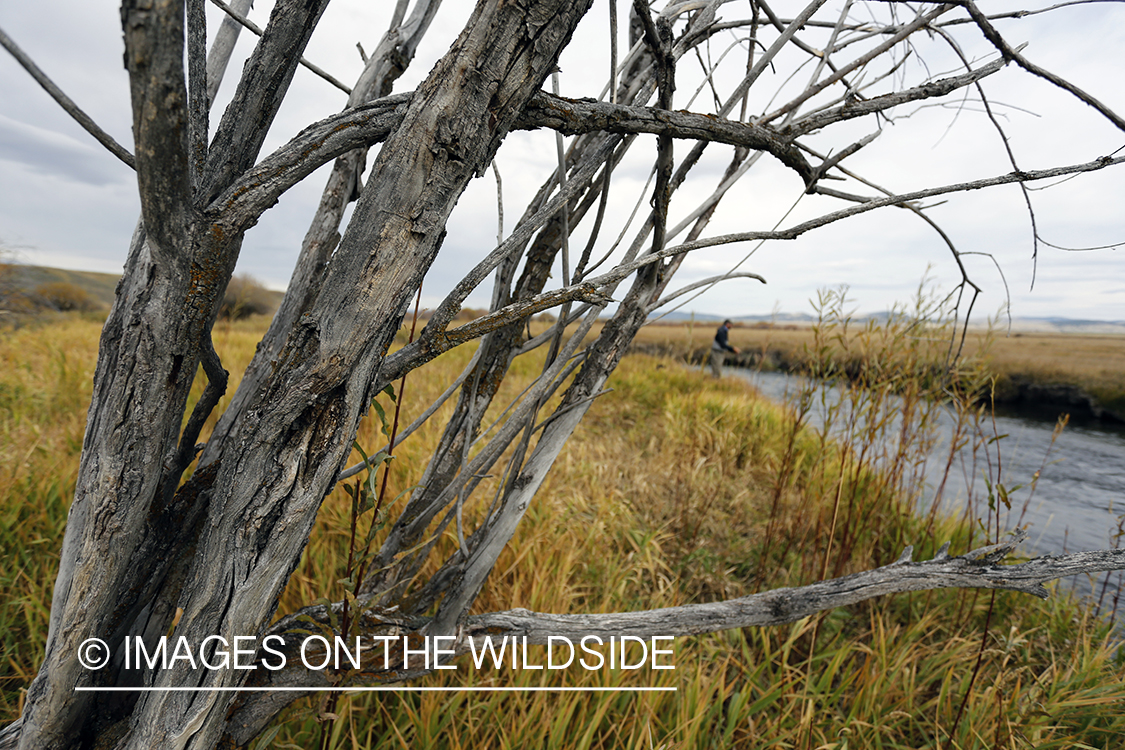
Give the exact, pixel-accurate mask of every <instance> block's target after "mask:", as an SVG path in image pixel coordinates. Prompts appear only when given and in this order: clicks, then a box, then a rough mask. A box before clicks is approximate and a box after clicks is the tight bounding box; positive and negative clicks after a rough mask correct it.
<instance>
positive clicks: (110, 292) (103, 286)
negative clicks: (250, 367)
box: [0, 263, 284, 310]
mask: <svg viewBox="0 0 1125 750" xmlns="http://www.w3.org/2000/svg"><path fill="white" fill-rule="evenodd" d="M0 265H2V266H3V267H4V268H6V269H9V270H10V271H11V272H12V277H11V279H10V283H11V284H12V285H13V286H14V287H15V288H16V289H20V290H22V291H24V292H28V293H32V292H34V291H35V290H36V289H38V288H39V287H40V286H43V285H44V284H58V283H62V284H73V285H74V286H76V287H79V288H80V289H82V290H84V291H85V292H86V293H87V294H89V295H90V296H91V297H92V298H94V300H96V301H97V302H98V304H100V305H102V306H104V307H105V309H106V310H109V308H110V307H111V306H112V305H113V298H114V294H115V291H116V289H117V282H118V281H119V280H120V279H121V275H120V274H114V273H97V272H95V271H71V270H68V269H65V268H49V267H47V266H28V265H23V264H22V263H4V264H0ZM261 293H262V294H263V295H264V296H265V297H266V298H267V304H268V306H269V307H272V308H273V309H274V310H276V309H277V307H278V305H280V304H281V298H282V296H283V294H284V293H283V292H276V291H273V290H269V289H262V290H261Z"/></svg>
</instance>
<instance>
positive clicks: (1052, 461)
mask: <svg viewBox="0 0 1125 750" xmlns="http://www.w3.org/2000/svg"><path fill="white" fill-rule="evenodd" d="M725 372H726V373H727V374H730V375H737V376H738V377H742V378H745V379H747V380H749V381H750V382H751V383H752V384H754V385H755V386H756V387H757V388H758V390H759V391H761V392H762V394H763V395H765V396H766V397H767V398H770V399H772V400H774V401H778V402H785V401H786V400H787V399H791V398H792V396H793V394H794V393H795V391H796V390H797V389H798V388H799V387H800V386H801V380H800V379H799V378H797V377H794V376H789V375H784V374H781V373H765V372H757V371H754V370H745V369H739V368H726V369H725ZM825 388H826V389H827V390H826V391H824V393H823V395H824V398H819V397H818V398H817V399H815V401H816V402H817V405H814V407H813V409H812V411H811V412H810V414H809V421H810V423H811V424H812V426H814V427H820V426H822V425H823V423H824V419H825V417H824V408H825V407H826V406H827V405H831V404H835V403H838V402H839V400H840V391H839V390H838V389H835V388H831V387H829V386H825ZM1057 418H1058V414H1057V413H1054V412H1052V411H1051V410H1048V409H1040V410H1036V411H1035V412H1026V411H1020V412H1016V411H1011V410H1007V411H1001V410H1000V409H997V413H996V415H995V418H994V419H989V420H987V421H986V424H984V425H982V434H983V437H981V438H979V439H977V440H976V441H974V440H969V441H968V442H967V444H966V445H965V446H964V447H962V448H961V449H960V450H959V451H957V452H956V453H955V457H954V460H953V462H952V465H951V470H950V471H949V472H948V473H947V472H946V466H947V465H948V464H949V455H950V439H951V437H952V435H953V433H954V423H955V420H954V418H953V417H952V415H951V414H949V413H948V412H945V413H943V416H942V418H941V419H939V421H938V424H939V426H938V430H937V433H938V434H937V435H936V441H935V444H934V446H933V448H932V449H931V451H930V455H929V457H928V458H927V460H926V464H925V469H924V470H925V483H926V488H925V491H924V492H923V501H922V503H923V506H922V507H923V510H928V509H929V508H930V507H931V504H932V503H933V502H934V498H935V495H936V494H937V491H938V488H939V487H942V494H941V499H940V502H941V510H942V511H944V512H947V513H953V512H963V511H964V510H965V508H966V507H967V506H968V507H972V508H973V509H974V512H975V513H976V514H977V515H978V516H979V515H981V514H983V513H984V512H986V511H987V507H988V506H987V502H988V497H989V487H990V483H991V486H992V487H993V488H995V487H996V485H997V482H999V484H1002V485H1003V486H1004V487H1005V488H1006V489H1007V490H1009V491H1010V496H1009V499H1010V502H1011V505H1012V509H1011V510H1010V511H1007V510H1004V511H1003V513H1002V516H1001V529H1002V530H1006V529H1014V528H1016V527H1017V526H1024V527H1026V528H1027V529H1028V531H1029V532H1030V538H1029V540H1028V542H1027V543H1026V544H1025V545H1024V550H1025V551H1026V552H1028V553H1032V554H1048V553H1049V554H1061V553H1063V552H1078V551H1083V550H1093V549H1104V548H1106V547H1115V546H1118V543H1119V541H1120V543H1125V537H1122V538H1121V539H1120V540H1119V539H1118V537H1119V536H1121V535H1120V533H1119V532H1121V530H1122V528H1123V526H1122V524H1123V523H1125V516H1123V514H1125V426H1122V425H1116V424H1105V423H1102V422H1098V421H1084V422H1078V421H1074V420H1072V421H1071V422H1070V423H1069V424H1068V425H1067V426H1066V427H1065V429H1063V430H1061V432H1058V433H1057V434H1056V433H1055V427H1056V420H1057ZM892 432H893V431H892ZM974 442H975V443H976V444H977V449H976V451H975V452H974V450H973V443H974ZM1036 472H1038V473H1039V477H1038V480H1037V481H1035V482H1033V479H1034V477H1035V474H1036ZM943 479H944V485H943ZM1017 487H1018V488H1019V489H1015V488H1017ZM1001 507H1003V506H1001ZM1105 580H1106V578H1105V575H1104V574H1103V576H1102V577H1101V580H1099V581H1090V580H1089V579H1088V578H1085V577H1082V578H1081V579H1080V580H1079V579H1078V578H1076V579H1075V580H1073V581H1072V583H1073V585H1074V586H1075V587H1076V588H1077V589H1078V590H1079V591H1082V592H1084V593H1091V587H1093V591H1092V593H1093V595H1094V596H1095V598H1097V597H1100V596H1102V595H1103V589H1105V590H1106V591H1105V606H1106V607H1112V606H1113V605H1114V604H1115V594H1116V593H1117V592H1118V590H1119V585H1120V581H1121V577H1120V576H1119V575H1118V574H1112V576H1111V577H1110V578H1109V579H1108V580H1110V581H1111V583H1110V584H1109V586H1108V587H1107V586H1106V585H1105ZM1123 604H1125V603H1123Z"/></svg>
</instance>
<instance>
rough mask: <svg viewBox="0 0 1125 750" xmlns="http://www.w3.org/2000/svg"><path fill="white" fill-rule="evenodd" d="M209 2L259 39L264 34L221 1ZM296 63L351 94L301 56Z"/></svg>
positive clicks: (325, 72) (244, 16)
mask: <svg viewBox="0 0 1125 750" xmlns="http://www.w3.org/2000/svg"><path fill="white" fill-rule="evenodd" d="M211 2H212V3H214V5H215V6H216V7H218V8H219V9H220V10H222V11H223V12H224V13H226V14H227V16H228V17H230V18H232V19H234V21H235V22H236V23H238V24H241V25H242V26H243V27H245V28H246V29H248V30H249V31H250V32H252V33H253V34H255V35H256V36H259V37H260V36H261V35H262V34H263V33H264V32H263V31H262V30H261V28H259V27H258V24H256V23H254V22H253V21H251V20H250V19H249V18H247V17H246V15H245V14H244V13H239V12H238V11H237V10H235V9H234V8H232V7H231V6H229V5H227V4H226V3H224V2H223V0H211ZM297 61H298V62H299V63H300V64H301V65H304V66H305V68H307V69H308V70H310V71H311V72H312V73H313V74H315V75H318V76H320V77H321V78H323V79H324V80H326V81H328V82H329V83H331V84H332V85H333V86H335V87H336V88H338V89H340V90H341V91H343V92H344V93H345V94H350V93H352V90H351V87H350V86H346V85H344V84H343V83H341V82H340V81H339V79H337V78H336V77H335V76H333V75H331V74H330V73H328V72H327V71H325V70H324V69H323V68H321V67H319V66H317V65H313V64H312V63H311V62H309V61H308V60H306V59H305V58H304V57H303V56H302V57H300V58H298V60H297Z"/></svg>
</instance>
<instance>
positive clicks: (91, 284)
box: [5, 263, 121, 309]
mask: <svg viewBox="0 0 1125 750" xmlns="http://www.w3.org/2000/svg"><path fill="white" fill-rule="evenodd" d="M5 265H6V266H7V267H8V268H9V269H11V271H12V283H13V284H14V285H15V286H16V287H17V288H19V289H22V290H24V291H26V292H33V291H35V289H36V288H38V287H40V286H42V285H43V284H57V283H63V284H74V285H75V286H77V287H80V288H81V289H84V290H85V291H86V293H87V294H89V295H90V296H91V297H93V298H94V299H95V300H97V301H98V303H99V304H101V305H104V306H105V307H106V309H109V307H110V305H112V304H113V294H114V290H115V289H116V288H117V281H118V279H120V278H121V275H120V274H113V273H95V272H94V271H68V270H66V269H64V268H48V267H46V266H25V265H23V264H20V263H13V264H5Z"/></svg>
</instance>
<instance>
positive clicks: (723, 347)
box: [711, 320, 738, 378]
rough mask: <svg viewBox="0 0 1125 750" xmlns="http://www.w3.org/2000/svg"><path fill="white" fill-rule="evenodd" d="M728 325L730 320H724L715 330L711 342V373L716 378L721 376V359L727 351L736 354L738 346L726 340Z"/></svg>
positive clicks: (724, 357) (723, 358)
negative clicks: (713, 338)
mask: <svg viewBox="0 0 1125 750" xmlns="http://www.w3.org/2000/svg"><path fill="white" fill-rule="evenodd" d="M730 327H731V322H730V321H729V320H724V321H723V324H722V325H721V326H719V330H717V331H715V340H714V341H713V342H711V374H712V375H713V376H715V377H716V378H721V377H722V376H723V361H724V360H725V359H726V358H727V352H732V353H733V354H738V347H735V346H731V345H730V342H729V341H728V340H727V336H728V334H729V331H730Z"/></svg>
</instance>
